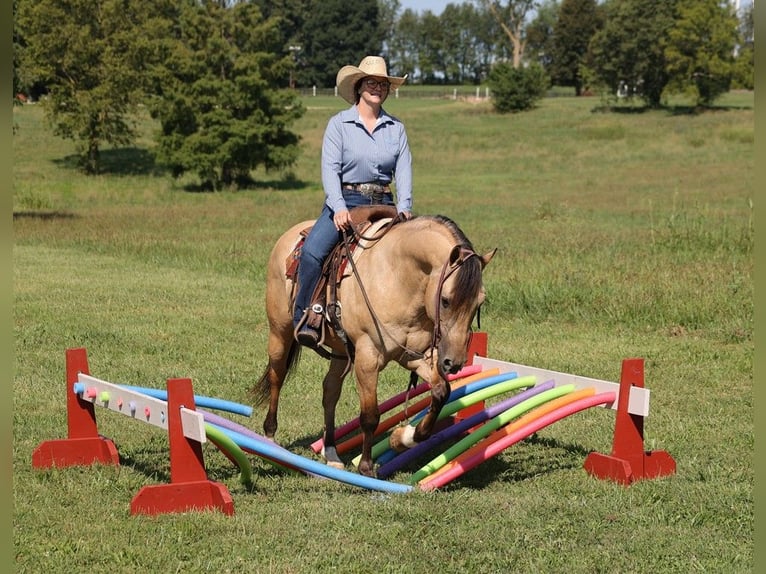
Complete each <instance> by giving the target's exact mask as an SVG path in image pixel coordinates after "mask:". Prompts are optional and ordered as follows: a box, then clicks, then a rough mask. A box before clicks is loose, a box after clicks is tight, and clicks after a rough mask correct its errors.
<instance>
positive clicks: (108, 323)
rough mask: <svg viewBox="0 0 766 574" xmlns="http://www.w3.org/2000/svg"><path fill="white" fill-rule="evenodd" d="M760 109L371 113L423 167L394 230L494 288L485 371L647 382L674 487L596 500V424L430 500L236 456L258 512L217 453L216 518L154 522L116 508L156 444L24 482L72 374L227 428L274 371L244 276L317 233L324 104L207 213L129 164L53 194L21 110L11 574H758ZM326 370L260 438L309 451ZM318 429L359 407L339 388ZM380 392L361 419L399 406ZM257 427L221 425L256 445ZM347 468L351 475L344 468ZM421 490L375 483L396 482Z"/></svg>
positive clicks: (135, 485) (429, 103) (390, 379)
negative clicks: (622, 375)
mask: <svg viewBox="0 0 766 574" xmlns="http://www.w3.org/2000/svg"><path fill="white" fill-rule="evenodd" d="M753 100H754V97H753V94H752V93H732V94H729V95H728V96H727V97H726V98H725V99H723V100H722V101H721V102H720V106H719V107H718V108H716V109H713V110H708V111H706V112H704V113H693V112H692V111H691V110H689V109H687V108H684V107H680V106H679V107H676V108H670V109H665V110H660V111H645V110H641V109H636V108H632V107H628V106H625V107H622V108H619V109H617V110H615V111H612V112H608V113H607V112H603V111H600V110H599V109H598V105H599V102H598V101H597V100H596V99H595V98H579V99H575V98H566V97H559V98H550V99H546V100H544V101H543V102H542V103H541V105H540V107H539V108H538V109H536V110H534V111H531V112H528V113H524V114H517V115H508V116H497V115H495V114H493V113H492V112H491V110H490V108H489V106H488V104H487V103H485V102H478V103H477V102H471V101H462V100H458V101H452V100H450V99H417V100H415V99H409V100H408V99H407V98H405V97H402V98H399V99H397V100H391V101H390V102H389V103H388V104H387V108H388V109H389V111H390V112H392V113H394V114H395V115H398V116H399V117H401V118H402V119H403V120H404V121H405V123H406V125H407V129H408V134H409V138H410V142H411V146H412V150H413V155H414V162H415V163H414V170H415V208H414V209H415V212H416V213H421V214H426V213H442V214H444V215H448V216H449V217H451V218H452V219H454V220H455V221H457V222H458V223H459V224H460V226H461V227H462V229H463V230H464V231H465V232H466V234H467V235H468V236H469V237H470V238H471V240H472V242H473V243H474V246H475V247H476V248H477V250H479V251H486V250H489V249H491V248H494V247H498V254H497V255H496V257H495V258H494V259H493V261H492V263H491V265H490V266H489V267H487V269H486V271H485V284H486V288H487V292H488V301H487V303H486V304H485V306H484V308H483V311H482V315H481V330H483V331H486V332H487V333H488V336H489V355H490V356H491V357H493V358H497V359H502V360H508V361H514V362H519V363H522V364H527V365H532V366H536V367H542V368H546V369H552V370H557V371H563V372H567V373H574V374H578V375H583V376H588V377H595V378H601V379H607V380H617V379H618V378H619V371H620V364H621V361H622V359H624V358H627V357H643V358H644V359H645V361H646V385H647V387H648V388H649V389H650V390H651V392H652V399H651V415H650V416H649V418H648V419H647V421H646V427H645V438H646V447H647V448H648V449H663V450H667V451H668V452H670V453H671V454H672V455H673V457H674V458H675V460H676V462H677V473H676V474H675V475H674V476H672V477H669V478H664V479H660V480H651V481H643V482H639V483H636V484H634V485H632V486H630V487H628V488H626V487H623V486H619V485H617V484H612V483H610V482H602V481H598V480H595V479H593V478H591V477H589V476H588V475H587V473H586V472H585V471H584V470H583V468H582V463H583V460H584V458H585V455H586V454H587V453H588V452H589V451H593V450H597V451H600V452H609V450H610V448H611V432H612V426H613V423H614V416H613V414H612V413H611V412H610V411H606V410H604V409H591V410H588V411H586V412H583V413H579V414H578V415H575V416H573V417H571V418H569V419H566V420H564V421H561V422H560V423H557V424H556V425H553V426H551V427H549V428H546V429H543V430H542V431H540V432H539V433H537V434H536V435H535V436H534V437H532V438H530V439H528V440H526V441H524V442H522V443H520V444H518V445H516V446H514V447H512V448H510V449H509V450H507V451H505V452H504V453H503V454H502V455H500V456H498V457H496V458H494V459H492V460H491V461H488V462H487V463H485V464H483V465H481V466H479V467H478V468H477V469H475V470H473V471H471V472H469V473H467V474H466V475H464V476H463V477H462V478H460V479H458V480H456V481H455V482H453V483H451V484H450V485H449V486H448V487H446V488H445V489H443V490H441V491H437V492H434V493H420V492H416V493H412V494H407V495H382V494H378V493H370V492H367V491H363V490H360V489H356V488H354V487H349V486H345V485H342V484H339V483H335V482H331V481H322V480H313V479H309V478H306V477H300V476H291V475H286V474H283V473H281V472H279V471H278V470H276V469H274V468H273V467H271V466H269V465H267V464H264V463H262V462H260V461H258V460H257V459H255V458H253V459H252V463H253V468H254V480H253V484H252V485H251V486H245V485H242V484H241V483H240V482H239V472H238V470H237V468H236V467H235V466H233V465H232V464H231V463H230V462H229V460H228V459H226V458H225V457H224V456H223V455H222V454H221V453H220V452H219V451H217V450H216V449H215V448H214V447H213V446H212V445H210V444H208V445H206V447H205V451H204V452H205V462H206V465H207V469H208V474H209V476H210V478H211V479H213V480H217V481H220V482H223V483H224V484H225V485H226V486H227V487H228V489H229V490H230V491H231V492H232V495H233V497H234V504H235V509H236V512H235V514H234V516H231V517H227V516H224V515H222V514H220V513H188V514H183V515H166V516H160V517H155V518H149V517H134V516H131V515H130V500H131V499H132V497H133V496H134V495H135V494H136V493H137V492H138V490H139V489H140V488H141V487H142V486H145V485H148V484H156V483H161V482H167V481H168V480H169V467H168V457H167V455H168V452H167V437H166V436H164V435H163V433H162V432H160V431H158V430H157V429H155V428H153V427H148V426H144V425H140V424H137V423H135V422H134V421H130V420H127V419H126V417H119V416H114V415H112V414H111V413H107V412H101V411H99V412H98V413H97V416H99V430H100V431H101V432H102V433H104V434H105V435H107V436H109V437H111V438H113V439H114V440H115V442H116V444H117V447H118V449H119V452H120V456H121V465H120V467H119V468H111V467H94V468H69V469H62V470H53V471H43V472H41V471H35V470H33V469H32V468H31V453H32V451H33V450H34V448H35V447H36V446H37V445H38V444H39V443H40V442H42V441H44V440H48V439H54V438H64V437H65V436H66V412H65V399H64V352H65V350H66V349H67V348H72V347H85V348H86V349H87V350H88V355H89V359H90V368H91V372H92V374H94V375H95V376H97V377H100V378H103V379H106V380H109V381H113V382H120V383H129V384H135V385H141V386H151V387H163V386H164V383H165V381H166V379H168V378H172V377H190V378H191V379H192V380H193V382H194V388H195V392H196V393H198V394H201V395H210V396H216V397H221V398H225V399H229V400H233V401H238V402H243V403H248V402H249V401H250V398H249V395H248V389H249V388H250V387H251V386H252V385H253V384H254V382H255V381H256V380H257V379H258V377H259V376H260V374H261V372H262V370H263V368H264V366H265V346H266V320H265V313H264V310H263V294H264V287H265V281H264V268H265V264H266V260H267V258H268V253H269V250H270V249H271V246H272V245H273V243H274V241H275V240H276V238H277V237H278V236H279V235H280V234H281V233H282V231H283V230H284V229H286V228H287V227H288V226H289V225H291V224H292V223H294V222H296V221H299V220H301V219H305V218H311V217H314V216H315V215H316V214H317V213H318V211H319V208H320V205H321V201H322V191H321V186H320V177H319V149H320V144H321V136H322V131H323V129H324V125H325V123H326V121H327V119H328V117H329V116H330V114H332V113H333V112H334V111H336V110H338V109H340V108H341V102H340V100H339V99H333V98H327V97H317V98H306V99H305V104H306V106H307V108H308V112H307V114H306V116H305V117H304V118H303V119H302V120H301V121H300V124H299V125H298V126H297V130H298V131H299V133H300V134H301V136H302V138H303V139H302V145H303V147H304V151H303V154H302V156H301V159H300V161H299V162H298V163H297V164H296V165H295V166H294V168H293V169H292V170H290V171H289V172H286V173H258V174H257V176H258V185H257V186H256V187H255V188H253V189H243V190H239V191H228V192H221V193H199V192H195V191H193V190H194V189H195V187H194V185H195V181H194V178H193V177H187V178H184V179H181V180H178V181H174V180H172V179H171V178H170V177H169V176H168V175H167V174H165V173H163V171H162V170H161V168H160V167H159V166H156V165H155V164H154V162H153V161H152V156H151V147H152V138H151V130H152V129H154V128H155V126H153V125H152V123H151V122H150V121H148V120H142V121H143V123H142V128H143V133H144V136H143V137H142V138H141V139H140V140H139V141H138V142H137V144H136V146H135V148H132V149H128V150H109V149H107V150H104V152H103V155H104V160H105V165H106V170H105V172H104V173H103V174H102V175H99V176H96V177H86V176H84V175H81V174H80V173H78V172H77V171H76V170H75V169H74V167H73V166H74V159H73V151H74V148H73V146H72V144H71V142H67V141H62V140H59V139H57V138H54V137H53V136H51V135H49V134H50V132H49V131H48V130H47V128H46V126H45V122H44V120H43V115H42V112H41V109H40V108H39V107H37V106H33V105H30V106H24V107H22V108H18V109H16V110H15V112H14V123H15V125H16V127H17V129H16V133H15V135H14V158H13V161H14V174H13V175H14V179H13V209H14V220H13V229H14V235H15V241H14V248H13V257H14V259H13V281H14V308H13V318H14V342H15V366H14V373H13V375H14V380H13V506H14V514H13V537H14V552H15V567H16V570H17V571H18V572H46V573H50V572H66V573H74V572H107V571H108V572H168V571H170V572H217V573H224V572H237V573H244V572H257V573H261V572H274V573H299V572H300V573H303V572H306V573H309V572H343V573H352V572H353V573H356V572H358V573H367V572H402V573H409V572H422V571H425V572H427V571H434V572H440V573H441V572H460V573H464V572H471V573H483V572H487V573H490V572H491V573H495V572H525V573H526V572H568V573H570V572H571V573H579V572H583V573H585V572H587V573H592V572H609V573H624V572H635V573H643V572H647V573H649V572H652V573H656V572H682V573H687V572H721V573H727V574H728V573H733V572H750V571H752V569H753V566H754V557H753V552H754V548H753V547H754V544H753V528H754V500H753V486H754V470H753V453H754V432H753V418H754V410H753V396H752V395H753V374H752V370H753V366H752V363H753V354H754V345H753V328H754V326H753V313H754V311H753V289H754V288H753V268H754V259H753V243H754V225H755V224H754V210H753V200H754V197H753V193H754V187H755V183H754V177H755V176H754V153H753V148H754V102H753ZM324 367H325V363H324V361H323V360H322V359H320V358H319V357H316V356H314V355H312V354H310V353H304V355H303V359H302V361H301V363H300V365H299V368H298V370H297V372H296V373H295V376H294V378H292V379H291V380H290V381H289V382H288V384H287V385H286V387H285V390H284V392H283V401H282V410H281V418H280V430H279V434H278V439H279V440H280V442H281V443H282V444H283V445H284V446H286V447H287V448H289V449H291V450H292V451H294V452H296V453H298V454H302V455H305V456H313V455H312V454H311V451H310V449H309V448H308V445H309V443H311V442H312V441H313V440H314V439H315V438H317V436H319V433H320V432H321V428H322V419H321V416H322V414H321V403H320V394H321V389H320V382H321V378H322V376H323V372H324V370H323V369H324ZM348 383H349V384H347V386H346V389H345V390H344V393H343V396H342V397H341V403H340V405H339V416H338V419H339V420H338V422H339V423H340V422H344V421H345V420H348V419H349V418H351V417H353V416H355V414H356V411H357V409H358V404H357V401H356V396H355V392H354V388H353V384H352V381H349V382H348ZM406 384H407V374H406V373H405V372H404V371H402V370H401V369H399V368H398V367H393V366H392V367H390V368H388V369H386V370H385V371H384V372H383V374H382V377H381V383H380V396H381V398H385V397H388V396H391V395H393V394H395V393H397V392H399V391H401V390H403V389H404V388H405V386H406ZM262 417H263V412H262V410H261V411H257V412H256V413H255V415H254V416H253V417H252V419H244V420H243V419H241V418H240V419H238V422H242V423H244V424H247V425H248V426H249V427H250V428H252V429H254V430H256V431H258V430H260V426H261V423H262ZM350 458H351V457H348V460H350ZM415 468H417V467H413V468H409V469H405V470H404V471H402V472H401V473H399V474H397V475H394V476H393V477H392V480H395V481H399V482H405V481H406V479H407V477H408V476H409V474H408V471H409V472H412V471H413V470H414V469H415Z"/></svg>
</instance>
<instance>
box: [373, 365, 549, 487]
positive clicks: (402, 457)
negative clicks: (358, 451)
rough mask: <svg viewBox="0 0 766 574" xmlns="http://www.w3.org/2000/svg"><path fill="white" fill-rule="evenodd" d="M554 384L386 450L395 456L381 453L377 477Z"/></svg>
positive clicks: (524, 393) (517, 396) (546, 385)
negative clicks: (400, 447)
mask: <svg viewBox="0 0 766 574" xmlns="http://www.w3.org/2000/svg"><path fill="white" fill-rule="evenodd" d="M554 384H555V383H554V381H553V380H550V381H547V382H545V383H542V384H540V385H536V386H534V387H532V388H529V389H527V390H526V391H522V392H520V393H519V394H517V395H514V396H512V397H509V398H507V399H505V400H504V401H501V402H499V403H497V404H494V405H492V406H489V407H487V408H486V409H484V410H482V411H480V412H478V413H476V414H474V415H472V416H470V417H468V418H467V419H463V420H462V421H460V422H458V423H455V424H454V425H452V426H450V427H448V428H446V429H444V430H443V431H440V432H438V433H435V434H433V435H431V436H430V437H428V438H427V439H426V440H424V441H423V442H419V443H418V444H416V445H415V446H413V447H412V448H409V449H407V450H406V451H404V452H402V453H399V455H398V456H397V455H396V453H395V452H394V451H393V450H389V451H388V452H386V453H384V454H389V453H392V454H393V456H394V457H395V458H393V459H391V460H390V461H383V456H384V455H381V456H380V457H379V458H378V462H379V463H382V462H384V463H382V464H381V466H380V467H378V478H387V477H389V476H391V475H392V474H393V473H394V472H396V471H397V470H399V469H400V468H401V467H403V466H404V465H405V464H407V463H408V462H410V461H412V460H414V459H415V458H417V457H418V456H420V455H421V454H423V453H425V452H427V451H429V450H431V449H432V448H433V447H435V446H436V445H437V444H440V443H442V442H444V441H447V440H449V439H451V438H454V437H456V436H459V435H461V434H463V433H464V432H466V431H468V430H470V429H472V428H473V427H475V426H476V425H479V424H481V423H483V422H484V421H486V420H488V419H491V418H494V417H496V416H497V415H499V414H500V413H502V412H503V411H506V410H508V409H510V408H511V407H513V406H516V405H517V404H519V403H521V402H522V401H525V400H526V399H528V398H530V397H533V396H535V395H538V394H540V393H542V392H544V391H547V390H549V389H551V388H552V387H553V385H554Z"/></svg>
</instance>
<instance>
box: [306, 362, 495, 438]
mask: <svg viewBox="0 0 766 574" xmlns="http://www.w3.org/2000/svg"><path fill="white" fill-rule="evenodd" d="M481 369H482V367H481V365H468V366H466V367H463V368H462V369H460V371H458V372H457V373H455V374H454V375H448V377H447V380H449V381H453V380H456V379H462V378H466V377H469V376H471V375H475V374H477V373H480V372H481ZM493 370H497V371H498V372H499V371H500V369H493ZM430 388H431V385H430V384H429V383H420V384H419V385H418V386H416V387H415V388H414V389H412V390H410V391H409V392H408V391H402V392H401V393H399V394H397V395H394V396H393V397H390V398H388V399H386V400H385V401H383V402H382V403H380V405H378V410H379V411H380V412H381V413H385V412H388V411H390V410H391V409H393V408H394V407H396V406H398V405H400V404H402V403H403V402H404V401H406V400H407V399H408V398H412V397H417V396H418V395H421V394H423V393H424V392H426V391H427V390H428V389H430ZM408 393H409V394H408ZM358 428H359V417H356V418H354V419H351V420H350V421H348V422H346V423H344V424H342V425H341V426H339V427H337V428H336V429H335V440H338V439H339V438H342V437H344V436H346V435H347V434H349V433H350V432H351V431H354V430H356V429H358ZM323 446H324V439H323V438H322V437H319V438H318V439H317V440H315V441H314V442H312V443H311V449H312V450H313V451H314V452H317V453H318V452H321V451H322V447H323Z"/></svg>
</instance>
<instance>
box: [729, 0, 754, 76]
mask: <svg viewBox="0 0 766 574" xmlns="http://www.w3.org/2000/svg"><path fill="white" fill-rule="evenodd" d="M753 7H754V4H753V3H751V4H750V6H748V7H747V8H746V9H745V10H744V12H743V13H742V14H741V15H740V26H739V33H740V37H739V44H738V46H737V55H736V58H735V60H734V76H733V77H732V88H740V89H745V90H752V89H754V87H755V78H754V76H755V49H754V48H755V46H754V44H755V29H754V18H753Z"/></svg>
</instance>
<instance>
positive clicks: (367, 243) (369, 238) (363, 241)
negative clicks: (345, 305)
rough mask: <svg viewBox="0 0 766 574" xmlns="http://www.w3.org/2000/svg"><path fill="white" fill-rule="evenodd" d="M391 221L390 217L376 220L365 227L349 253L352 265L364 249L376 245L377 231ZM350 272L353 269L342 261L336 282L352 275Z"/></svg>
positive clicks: (346, 262)
mask: <svg viewBox="0 0 766 574" xmlns="http://www.w3.org/2000/svg"><path fill="white" fill-rule="evenodd" d="M391 219H392V218H391V217H384V218H383V219H378V220H377V221H374V222H373V223H371V224H370V226H369V227H367V228H366V229H365V230H364V231H362V237H361V238H360V239H359V243H357V244H356V245H355V246H354V248H353V250H352V251H351V257H352V258H353V260H354V263H356V262H357V261H358V260H359V257H361V255H362V253H364V250H365V249H369V248H370V247H372V246H373V245H375V244H376V243H377V234H378V231H380V230H381V229H382V228H383V227H384V226H386V225H388V223H390V222H391ZM352 272H353V269H352V268H351V266H350V265H349V264H348V261H347V260H345V259H344V261H343V268H342V269H341V270H340V273H339V274H338V280H339V281H340V280H342V279H343V278H344V277H348V276H349V275H351V274H352Z"/></svg>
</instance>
